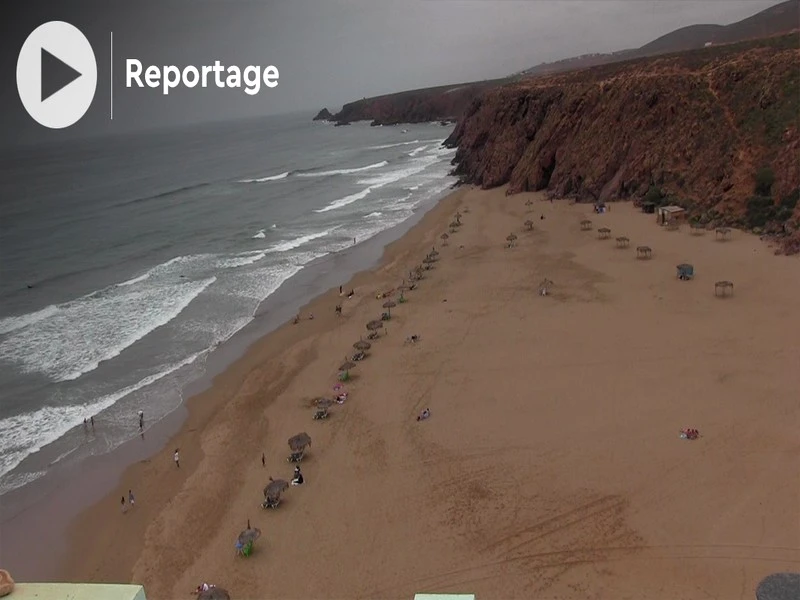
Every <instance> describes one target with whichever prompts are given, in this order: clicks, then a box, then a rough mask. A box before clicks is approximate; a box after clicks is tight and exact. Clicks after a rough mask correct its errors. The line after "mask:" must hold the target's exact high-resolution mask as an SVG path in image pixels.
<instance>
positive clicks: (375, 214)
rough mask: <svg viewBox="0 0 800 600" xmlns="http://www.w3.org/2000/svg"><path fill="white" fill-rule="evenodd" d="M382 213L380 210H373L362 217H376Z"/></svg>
mask: <svg viewBox="0 0 800 600" xmlns="http://www.w3.org/2000/svg"><path fill="white" fill-rule="evenodd" d="M382 214H383V213H382V212H379V211H375V212H371V213H369V214H368V215H365V216H364V218H365V219H375V218H377V217H380V216H381V215H382Z"/></svg>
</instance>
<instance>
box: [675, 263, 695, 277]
mask: <svg viewBox="0 0 800 600" xmlns="http://www.w3.org/2000/svg"><path fill="white" fill-rule="evenodd" d="M693 278H694V267H693V266H692V265H690V264H689V263H681V264H679V265H678V279H680V280H681V281H688V280H690V279H693Z"/></svg>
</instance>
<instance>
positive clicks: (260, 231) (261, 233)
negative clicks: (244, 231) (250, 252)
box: [252, 229, 267, 240]
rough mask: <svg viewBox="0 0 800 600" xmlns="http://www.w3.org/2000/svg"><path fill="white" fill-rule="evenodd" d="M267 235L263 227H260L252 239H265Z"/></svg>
mask: <svg viewBox="0 0 800 600" xmlns="http://www.w3.org/2000/svg"><path fill="white" fill-rule="evenodd" d="M265 237H267V234H266V233H264V230H263V229H259V230H258V233H257V234H255V235H254V236H253V238H252V239H254V240H263V239H264V238H265Z"/></svg>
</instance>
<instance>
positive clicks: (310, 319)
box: [308, 313, 314, 321]
mask: <svg viewBox="0 0 800 600" xmlns="http://www.w3.org/2000/svg"><path fill="white" fill-rule="evenodd" d="M308 320H309V321H313V320H314V313H308Z"/></svg>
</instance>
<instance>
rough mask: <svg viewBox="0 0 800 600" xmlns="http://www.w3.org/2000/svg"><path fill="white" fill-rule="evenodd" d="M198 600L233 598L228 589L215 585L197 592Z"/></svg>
mask: <svg viewBox="0 0 800 600" xmlns="http://www.w3.org/2000/svg"><path fill="white" fill-rule="evenodd" d="M197 600H231V595H230V594H229V593H228V590H226V589H223V588H221V587H216V586H215V587H212V588H208V589H207V590H205V591H203V592H200V593H199V594H197Z"/></svg>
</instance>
